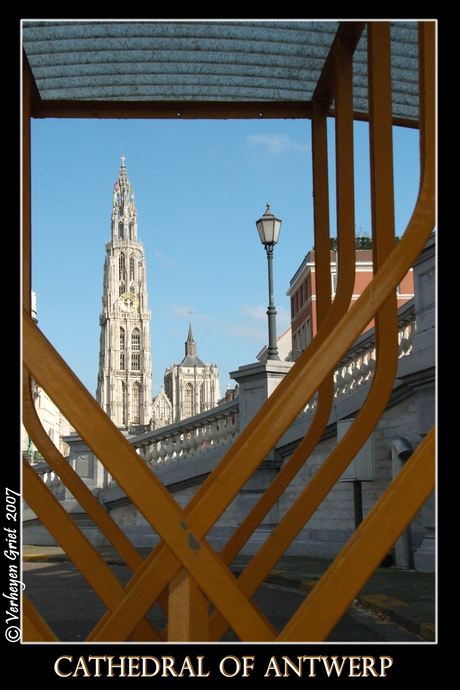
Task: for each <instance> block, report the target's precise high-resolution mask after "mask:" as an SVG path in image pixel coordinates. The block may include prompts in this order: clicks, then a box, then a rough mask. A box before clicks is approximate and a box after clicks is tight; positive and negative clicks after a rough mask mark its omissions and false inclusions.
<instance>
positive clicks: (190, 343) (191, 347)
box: [185, 312, 196, 357]
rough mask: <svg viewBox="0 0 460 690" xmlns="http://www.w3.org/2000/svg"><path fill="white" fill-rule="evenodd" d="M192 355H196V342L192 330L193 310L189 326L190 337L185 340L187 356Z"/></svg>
mask: <svg viewBox="0 0 460 690" xmlns="http://www.w3.org/2000/svg"><path fill="white" fill-rule="evenodd" d="M187 355H190V356H191V357H195V356H196V342H195V341H194V339H193V331H192V312H190V323H189V327H188V337H187V340H186V341H185V356H186V357H187Z"/></svg>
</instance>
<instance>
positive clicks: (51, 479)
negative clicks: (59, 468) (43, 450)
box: [32, 462, 65, 496]
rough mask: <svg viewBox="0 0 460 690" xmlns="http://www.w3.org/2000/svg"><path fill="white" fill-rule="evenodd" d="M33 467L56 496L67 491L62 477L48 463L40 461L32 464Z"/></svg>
mask: <svg viewBox="0 0 460 690" xmlns="http://www.w3.org/2000/svg"><path fill="white" fill-rule="evenodd" d="M32 467H33V468H34V470H35V472H36V473H37V474H38V476H39V477H40V478H41V480H42V481H43V482H44V483H45V484H46V486H47V487H48V488H49V489H50V491H51V493H53V494H54V495H55V496H59V495H60V494H62V493H63V492H64V491H65V486H64V484H63V483H62V481H61V479H60V478H59V477H58V475H57V474H56V472H55V471H54V470H53V469H52V468H51V467H50V466H49V465H48V463H46V462H40V463H36V464H34V465H32Z"/></svg>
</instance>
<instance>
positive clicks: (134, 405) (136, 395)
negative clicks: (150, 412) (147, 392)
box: [131, 383, 141, 424]
mask: <svg viewBox="0 0 460 690" xmlns="http://www.w3.org/2000/svg"><path fill="white" fill-rule="evenodd" d="M140 411H141V387H140V385H139V384H138V383H135V384H134V385H133V392H132V400H131V418H132V423H133V424H140V422H141V418H140Z"/></svg>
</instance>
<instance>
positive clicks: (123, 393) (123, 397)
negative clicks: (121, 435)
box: [121, 383, 126, 426]
mask: <svg viewBox="0 0 460 690" xmlns="http://www.w3.org/2000/svg"><path fill="white" fill-rule="evenodd" d="M121 406H122V410H121V415H122V424H123V425H124V426H126V385H125V384H124V383H122V384H121Z"/></svg>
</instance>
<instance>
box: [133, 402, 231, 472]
mask: <svg viewBox="0 0 460 690" xmlns="http://www.w3.org/2000/svg"><path fill="white" fill-rule="evenodd" d="M238 433H239V401H238V399H236V400H233V401H231V402H229V403H224V404H223V405H219V406H218V407H214V408H213V409H211V410H208V411H207V412H203V413H201V414H199V415H196V416H194V417H190V418H189V419H185V420H183V421H182V422H176V423H175V424H170V425H168V426H165V427H162V428H161V429H157V430H154V431H150V432H147V433H146V434H142V436H140V437H137V438H136V439H131V440H130V442H131V443H132V445H133V446H134V447H135V448H136V450H137V452H138V453H139V455H140V456H141V457H142V458H144V460H145V461H146V462H147V463H148V464H149V465H152V466H155V465H163V464H165V463H169V462H177V461H180V460H183V459H184V458H185V457H193V456H195V455H199V454H202V453H206V452H208V451H209V450H211V449H214V448H217V447H220V446H224V445H229V444H230V443H232V442H233V440H234V438H235V437H236V436H237V435H238Z"/></svg>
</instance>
